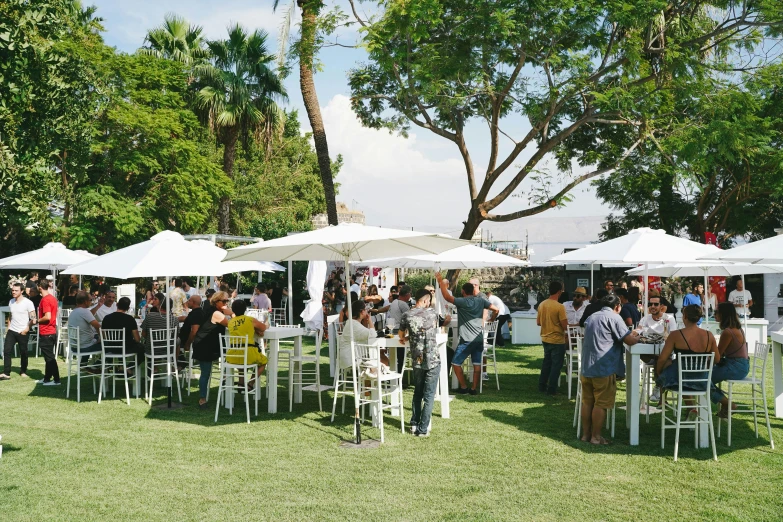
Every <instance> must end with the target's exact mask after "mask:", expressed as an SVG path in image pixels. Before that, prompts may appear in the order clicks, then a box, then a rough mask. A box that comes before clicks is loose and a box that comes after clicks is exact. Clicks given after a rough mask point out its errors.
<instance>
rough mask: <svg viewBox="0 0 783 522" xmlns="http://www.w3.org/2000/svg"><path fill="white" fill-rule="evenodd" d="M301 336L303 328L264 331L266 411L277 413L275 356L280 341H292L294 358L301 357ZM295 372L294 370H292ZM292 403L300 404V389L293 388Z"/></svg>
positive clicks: (275, 328) (278, 328) (277, 328)
mask: <svg viewBox="0 0 783 522" xmlns="http://www.w3.org/2000/svg"><path fill="white" fill-rule="evenodd" d="M302 335H304V328H280V327H274V326H273V327H271V328H268V329H267V330H265V331H264V341H265V344H266V355H267V358H268V359H269V361H268V362H267V365H266V379H267V385H266V389H267V411H268V412H269V413H277V369H278V368H277V355H278V351H279V350H280V340H281V339H293V340H294V356H299V355H302ZM294 370H296V368H294ZM294 402H295V403H297V404H298V403H301V402H302V387H301V386H298V387H295V388H294Z"/></svg>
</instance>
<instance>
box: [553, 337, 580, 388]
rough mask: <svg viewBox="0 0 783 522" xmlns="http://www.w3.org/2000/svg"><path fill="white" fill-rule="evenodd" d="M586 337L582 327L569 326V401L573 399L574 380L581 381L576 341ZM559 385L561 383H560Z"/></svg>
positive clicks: (567, 359) (567, 353)
mask: <svg viewBox="0 0 783 522" xmlns="http://www.w3.org/2000/svg"><path fill="white" fill-rule="evenodd" d="M583 336H584V334H583V333H582V327H581V326H572V325H569V326H568V339H567V341H568V348H567V349H566V361H565V363H566V364H565V367H566V368H565V370H566V378H567V379H568V383H567V385H566V386H567V387H568V399H569V400H570V399H571V385H572V381H573V379H574V378H576V380H577V381H579V363H578V362H577V357H578V356H579V355H578V354H577V353H576V352H577V347H576V340H577V339H581V338H582V337H583ZM558 384H559V383H558Z"/></svg>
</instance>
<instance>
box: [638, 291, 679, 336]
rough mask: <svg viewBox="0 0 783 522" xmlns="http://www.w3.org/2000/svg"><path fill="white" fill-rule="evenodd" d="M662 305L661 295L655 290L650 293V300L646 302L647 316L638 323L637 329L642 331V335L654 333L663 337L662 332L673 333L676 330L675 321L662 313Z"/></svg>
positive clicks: (670, 316)
mask: <svg viewBox="0 0 783 522" xmlns="http://www.w3.org/2000/svg"><path fill="white" fill-rule="evenodd" d="M663 308H664V306H663V303H662V301H661V294H659V293H658V292H657V291H656V290H653V291H652V292H650V298H649V299H648V300H647V311H648V313H647V315H645V316H644V317H643V318H642V319H641V320H640V321H639V328H641V329H642V333H645V334H648V333H656V334H658V335H664V332H665V331H667V328H666V327H667V325H668V331H669V332H673V331H674V330H676V329H677V321H675V320H674V317H673V316H672V315H670V314H667V313H664V311H663Z"/></svg>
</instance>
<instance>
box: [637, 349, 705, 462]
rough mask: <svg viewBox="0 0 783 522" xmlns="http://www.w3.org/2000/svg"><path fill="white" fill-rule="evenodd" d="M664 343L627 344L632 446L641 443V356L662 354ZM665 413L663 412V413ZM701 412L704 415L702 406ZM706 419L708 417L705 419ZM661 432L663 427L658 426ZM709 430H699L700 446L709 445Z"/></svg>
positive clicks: (657, 428)
mask: <svg viewBox="0 0 783 522" xmlns="http://www.w3.org/2000/svg"><path fill="white" fill-rule="evenodd" d="M662 349H663V344H644V343H637V344H635V345H633V346H628V345H626V346H625V425H626V427H627V428H628V431H629V432H630V444H631V446H638V445H639V418H640V417H641V393H640V391H641V365H640V363H641V356H642V355H660V353H661V350H662ZM699 400H701V398H700V399H699ZM661 414H662V415H663V413H661ZM699 414H700V415H702V416H704V415H705V412H704V410H702V409H701V408H700V409H699ZM705 420H706V419H705ZM655 429H656V431H657V432H658V433H660V430H661V427H660V426H656V428H655ZM709 442H710V439H709V431H708V430H707V429H700V430H699V447H700V448H707V447H709Z"/></svg>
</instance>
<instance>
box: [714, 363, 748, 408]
mask: <svg viewBox="0 0 783 522" xmlns="http://www.w3.org/2000/svg"><path fill="white" fill-rule="evenodd" d="M749 371H750V361H749V360H748V359H740V358H733V357H730V358H725V359H721V361H720V364H717V365H715V367H714V368H713V369H712V385H711V386H710V397H711V398H712V402H716V403H717V402H720V401H721V400H722V399H723V398H724V397H726V394H725V393H723V392H722V391H721V390H719V389H718V388H717V387H716V385H717V384H719V383H721V382H723V381H733V380H739V379H744V378H745V377H747V376H748V372H749Z"/></svg>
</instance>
